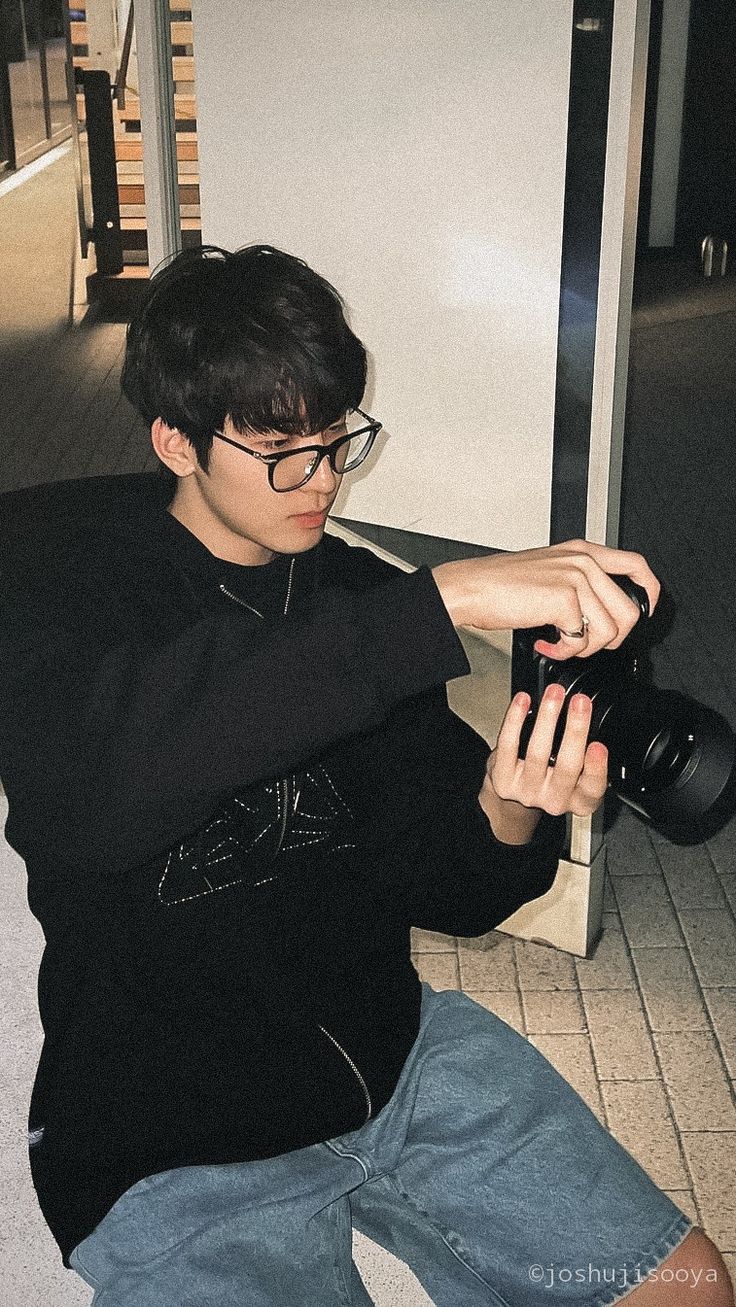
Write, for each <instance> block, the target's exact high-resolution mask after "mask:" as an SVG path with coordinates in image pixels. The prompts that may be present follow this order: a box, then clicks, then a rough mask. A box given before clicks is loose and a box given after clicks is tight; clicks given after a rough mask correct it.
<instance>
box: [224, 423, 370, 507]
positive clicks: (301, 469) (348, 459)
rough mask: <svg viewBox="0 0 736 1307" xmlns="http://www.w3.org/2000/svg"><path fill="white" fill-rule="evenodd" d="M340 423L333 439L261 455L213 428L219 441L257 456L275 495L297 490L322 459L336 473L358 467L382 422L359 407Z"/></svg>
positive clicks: (339, 474)
mask: <svg viewBox="0 0 736 1307" xmlns="http://www.w3.org/2000/svg"><path fill="white" fill-rule="evenodd" d="M340 426H341V427H342V428H343V430H344V434H343V435H339V436H338V437H337V439H336V440H331V441H330V442H329V444H327V445H302V446H300V448H299V449H289V450H285V451H284V452H283V453H280V454H261V453H260V452H259V451H258V450H256V449H249V448H248V446H247V445H241V444H240V442H239V441H238V440H231V438H230V436H226V435H224V433H223V432H222V431H215V432H214V434H215V435H216V436H217V438H218V440H224V441H225V443H226V444H227V445H234V447H235V449H240V450H242V452H243V453H244V454H250V456H251V458H257V459H258V461H259V462H260V463H265V464H266V465H267V467H268V483H269V485H270V487H271V489H272V490H275V491H276V493H277V494H283V493H285V491H287V490H298V489H299V487H300V486H303V485H304V483H305V482H306V481H309V479H310V477H313V476H314V474H315V472H316V471H317V468H318V467H319V465H320V463H321V462H322V459H323V458H328V459H329V460H330V467H331V468H332V471H333V472H334V473H335V474H336V475H337V476H342V475H343V473H345V472H352V471H353V470H354V469H355V468H356V467H359V466H360V464H361V463H362V462H363V460H364V459H365V458H367V456H368V454H369V453H370V451H371V448H372V446H373V442H374V440H375V438H376V436H377V435H378V433H379V431H380V430H381V426H382V423H380V422H377V421H376V419H375V418H372V417H370V416H369V415H368V414H367V413H364V412H363V410H362V409H360V408H354V409H350V411H349V412H348V414H347V415H346V417H345V418H344V419H343V421H342V422H341V424H340Z"/></svg>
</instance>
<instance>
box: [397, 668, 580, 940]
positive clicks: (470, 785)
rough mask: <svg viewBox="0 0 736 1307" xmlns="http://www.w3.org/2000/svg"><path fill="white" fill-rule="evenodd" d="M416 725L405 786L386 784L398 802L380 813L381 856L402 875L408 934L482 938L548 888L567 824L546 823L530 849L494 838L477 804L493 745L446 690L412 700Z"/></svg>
mask: <svg viewBox="0 0 736 1307" xmlns="http://www.w3.org/2000/svg"><path fill="white" fill-rule="evenodd" d="M415 722H416V734H415V737H414V743H413V753H414V762H413V763H412V773H413V774H412V778H411V782H410V784H409V786H408V787H406V788H404V789H403V791H402V789H401V778H400V777H399V776H398V775H397V776H395V777H386V778H385V784H386V788H387V791H388V793H389V795H393V796H395V798H394V799H393V801H392V799H391V798H390V797H389V799H388V800H387V802H386V806H385V810H384V813H383V814H382V819H383V821H384V825H386V824H388V825H389V826H390V828H391V829H392V831H393V841H392V844H391V846H390V850H389V853H388V855H387V856H389V857H393V858H394V860H395V863H396V866H397V868H398V867H399V866H401V868H402V874H403V876H404V884H405V886H406V893H407V899H406V903H407V911H408V915H409V920H410V924H411V925H412V926H418V927H420V928H421V929H424V930H436V931H441V932H442V933H444V934H449V935H461V936H474V935H482V934H485V933H486V932H487V931H489V930H492V929H493V927H494V926H497V925H498V924H499V922H501V921H504V920H505V918H506V917H508V916H510V914H511V913H512V912H515V911H516V909H517V908H519V907H521V905H522V904H523V903H526V902H528V901H529V900H530V899H534V898H538V897H539V895H541V894H544V893H546V891H547V890H548V889H549V888H550V887H551V885H552V882H553V880H554V877H555V874H556V871H557V864H558V860H559V857H560V855H561V852H562V845H563V841H564V837H565V829H566V821H565V818H564V817H562V818H560V817H554V818H553V817H548V816H546V815H544V816H543V817H542V818H541V820H540V822H539V825H538V827H537V829H536V831H535V833H534V837H533V838H532V839H531V840H530V841H529V843H528V844H523V845H511V844H505V843H503V842H502V841H500V840H498V839H496V837H495V835H494V834H493V831H492V829H491V825H490V822H489V821H488V818H487V817H486V815H485V813H484V812H483V809H482V808H481V806H480V804H479V802H478V794H479V792H480V789H481V785H482V782H483V776H484V772H485V765H486V762H487V759H488V754H489V752H490V746H489V745H488V744H487V742H486V741H485V740H484V739H483V738H482V737H481V736H480V735H478V733H477V732H476V731H474V730H473V729H472V727H470V726H469V725H468V724H467V723H466V722H464V721H463V720H462V719H461V718H459V717H457V716H456V715H455V714H454V713H453V712H452V711H451V710H450V708H449V707H448V704H447V695H446V692H445V690H444V688H442V689H440V690H436V691H433V692H430V693H428V694H426V695H425V696H423V699H422V700H421V702H420V701H419V700H417V701H416V709H415ZM400 794H401V798H399V797H398V796H399V795H400Z"/></svg>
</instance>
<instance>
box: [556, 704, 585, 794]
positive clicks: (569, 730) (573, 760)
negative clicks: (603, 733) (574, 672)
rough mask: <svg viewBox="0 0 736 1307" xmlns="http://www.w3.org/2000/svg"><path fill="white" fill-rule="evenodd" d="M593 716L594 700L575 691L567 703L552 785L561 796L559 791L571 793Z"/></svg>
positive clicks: (581, 768)
mask: <svg viewBox="0 0 736 1307" xmlns="http://www.w3.org/2000/svg"><path fill="white" fill-rule="evenodd" d="M592 715H593V703H592V700H591V699H589V697H588V695H587V694H574V695H573V696H572V698H571V700H570V703H569V705H568V709H567V718H566V721H565V731H564V734H563V736H562V742H561V744H560V747H559V749H558V750H557V759H556V762H555V766H554V775H553V785H554V787H555V789H556V790H557V791H558V792H559V793H558V797H562V791H566V794H567V796H570V795H571V794H572V792H573V790H574V789H575V786H576V785H577V784H578V781H579V780H580V777H581V775H582V772H583V768H584V766H585V757H586V752H585V751H586V748H587V745H588V731H589V730H590V719H591V717H592Z"/></svg>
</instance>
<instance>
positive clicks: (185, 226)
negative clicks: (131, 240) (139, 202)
mask: <svg viewBox="0 0 736 1307" xmlns="http://www.w3.org/2000/svg"><path fill="white" fill-rule="evenodd" d="M181 225H182V230H183V231H199V228H200V220H199V218H195V217H186V218H182V220H181ZM120 228H121V230H122V231H145V230H146V220H145V218H127V217H124V218H121V219H120Z"/></svg>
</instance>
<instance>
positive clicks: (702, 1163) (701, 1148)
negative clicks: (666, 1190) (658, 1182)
mask: <svg viewBox="0 0 736 1307" xmlns="http://www.w3.org/2000/svg"><path fill="white" fill-rule="evenodd" d="M682 1147H683V1150H684V1153H685V1157H686V1159H687V1164H688V1167H689V1169H690V1172H691V1174H692V1178H693V1190H694V1192H695V1199H696V1202H697V1204H698V1207H699V1208H700V1212H701V1215H702V1217H703V1225H704V1228H705V1231H706V1234H708V1235H710V1237H711V1239H712V1240H713V1242H714V1243H715V1244H716V1246H717V1247H718V1248H720V1249H721V1251H726V1250H728V1251H736V1166H735V1165H734V1159H735V1158H736V1134H732V1135H727V1134H722V1133H712V1132H699V1131H693V1132H690V1131H688V1132H685V1133H683V1135H682Z"/></svg>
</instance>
